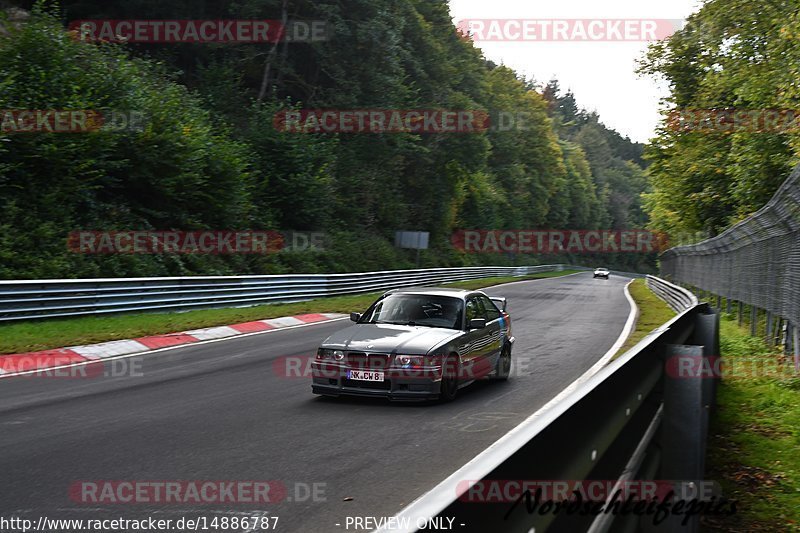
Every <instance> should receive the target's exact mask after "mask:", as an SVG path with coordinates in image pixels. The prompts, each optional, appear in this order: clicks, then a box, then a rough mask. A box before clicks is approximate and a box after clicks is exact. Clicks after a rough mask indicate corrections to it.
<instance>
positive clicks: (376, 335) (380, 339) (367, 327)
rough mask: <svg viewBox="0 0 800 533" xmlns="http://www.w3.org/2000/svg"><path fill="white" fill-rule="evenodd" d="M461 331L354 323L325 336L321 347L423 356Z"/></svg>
mask: <svg viewBox="0 0 800 533" xmlns="http://www.w3.org/2000/svg"><path fill="white" fill-rule="evenodd" d="M462 333H463V332H461V331H457V330H454V329H444V328H426V327H422V326H397V325H392V324H355V325H353V326H350V327H349V328H345V329H343V330H341V331H338V332H336V333H334V334H333V335H331V336H330V337H328V338H327V339H326V340H325V342H323V343H322V345H323V346H324V347H326V348H339V349H345V350H350V351H359V352H374V353H392V352H394V353H402V354H406V355H424V354H426V353H428V352H429V351H430V350H431V349H432V348H434V347H436V346H438V345H439V344H442V343H444V342H446V341H448V340H450V339H453V338H455V337H458V336H459V335H461V334H462Z"/></svg>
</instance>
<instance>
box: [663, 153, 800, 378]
mask: <svg viewBox="0 0 800 533" xmlns="http://www.w3.org/2000/svg"><path fill="white" fill-rule="evenodd" d="M660 260H661V275H662V276H663V277H665V278H667V279H669V280H671V281H674V282H677V283H681V284H686V285H690V286H692V287H696V288H697V289H699V290H700V291H702V292H708V293H710V294H709V295H708V296H711V295H715V296H716V297H717V307H718V308H719V307H721V301H720V299H721V298H725V299H726V300H727V306H726V307H727V311H728V312H731V311H732V308H733V306H734V304H735V306H736V307H737V308H738V312H739V322H740V323H741V321H742V320H741V317H742V308H743V307H744V305H747V306H748V307H749V312H750V324H751V333H752V334H753V335H755V334H756V329H757V324H758V323H759V320H760V319H759V310H763V311H765V324H766V325H765V328H764V329H765V332H764V333H765V338H766V339H767V340H768V341H770V343H772V344H776V343H777V344H782V345H783V346H784V349H785V351H786V353H790V352H792V351H793V352H794V356H795V366H796V368H797V370H798V371H800V338H799V337H800V330H799V329H798V328H800V165H798V166H797V167H796V168H795V170H794V172H792V174H791V176H790V177H789V178H788V179H787V180H786V181H785V182H784V183H783V185H781V187H780V188H779V189H778V191H777V192H776V193H775V195H774V196H773V197H772V199H771V200H770V201H769V202H768V203H767V205H766V206H764V207H763V208H762V209H761V210H759V211H758V212H756V213H755V214H753V215H752V216H750V217H748V218H747V219H745V220H744V221H742V222H740V223H739V224H736V225H735V226H732V227H731V228H729V229H728V230H726V231H725V232H723V233H721V234H720V235H718V236H717V237H714V238H713V239H708V240H705V241H703V242H700V243H697V244H692V245H689V246H678V247H675V248H672V249H670V250H667V251H666V252H664V253H663V254H662V256H661V258H660ZM792 346H793V347H794V349H793V350H792Z"/></svg>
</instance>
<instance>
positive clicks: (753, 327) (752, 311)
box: [750, 305, 758, 337]
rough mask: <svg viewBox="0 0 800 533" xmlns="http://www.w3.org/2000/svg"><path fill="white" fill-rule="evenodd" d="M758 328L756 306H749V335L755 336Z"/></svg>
mask: <svg viewBox="0 0 800 533" xmlns="http://www.w3.org/2000/svg"><path fill="white" fill-rule="evenodd" d="M757 330H758V307H756V306H755V305H751V306H750V336H751V337H755V336H756V331H757Z"/></svg>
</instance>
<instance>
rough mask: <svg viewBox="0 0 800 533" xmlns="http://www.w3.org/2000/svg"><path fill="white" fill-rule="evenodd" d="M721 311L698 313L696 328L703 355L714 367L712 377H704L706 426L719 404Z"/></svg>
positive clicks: (697, 339) (697, 341) (697, 340)
mask: <svg viewBox="0 0 800 533" xmlns="http://www.w3.org/2000/svg"><path fill="white" fill-rule="evenodd" d="M719 320H720V317H719V313H714V312H712V313H702V312H701V313H698V315H697V320H696V323H695V329H694V341H695V342H696V343H697V344H699V345H701V346H703V356H704V357H705V358H706V360H707V363H708V364H709V367H710V368H712V369H714V370H715V372H714V376H713V378H711V379H703V380H702V382H703V405H704V406H706V427H707V424H708V415H710V413H709V412H708V411H710V410H711V409H713V408H715V407H716V406H717V385H718V384H719V381H720V378H721V376H719V375H718V374H717V373H716V369H717V368H718V366H717V363H719V358H720V355H721V354H720V344H719Z"/></svg>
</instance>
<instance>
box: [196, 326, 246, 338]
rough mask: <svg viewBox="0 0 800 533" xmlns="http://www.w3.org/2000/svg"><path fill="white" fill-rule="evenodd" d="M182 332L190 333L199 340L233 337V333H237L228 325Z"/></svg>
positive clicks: (237, 333)
mask: <svg viewBox="0 0 800 533" xmlns="http://www.w3.org/2000/svg"><path fill="white" fill-rule="evenodd" d="M183 334H184V335H191V336H192V337H194V338H196V339H200V340H201V341H207V340H211V339H224V338H225V337H233V336H234V335H239V332H238V331H236V330H235V329H233V328H232V327H230V326H218V327H215V328H203V329H194V330H192V331H184V332H183Z"/></svg>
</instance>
